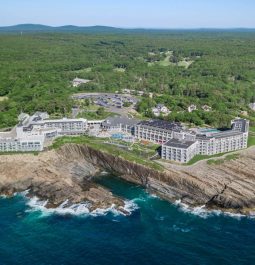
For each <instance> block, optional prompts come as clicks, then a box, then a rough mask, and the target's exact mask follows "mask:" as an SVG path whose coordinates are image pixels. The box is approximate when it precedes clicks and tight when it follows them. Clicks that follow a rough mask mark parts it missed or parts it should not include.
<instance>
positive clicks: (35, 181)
mask: <svg viewBox="0 0 255 265" xmlns="http://www.w3.org/2000/svg"><path fill="white" fill-rule="evenodd" d="M254 161H255V148H250V149H248V150H245V151H242V152H241V153H240V157H239V158H238V159H235V160H232V161H225V162H224V163H222V164H220V165H208V164H207V163H206V162H204V161H202V162H201V163H198V164H196V165H194V166H177V165H172V166H170V167H168V169H167V170H165V171H164V172H158V171H156V170H153V169H150V168H147V167H144V166H142V165H139V164H136V163H132V162H129V161H126V160H124V159H122V158H120V157H116V156H114V155H111V154H108V153H104V152H101V151H98V150H94V149H92V148H90V147H88V146H86V145H78V144H66V145H64V146H62V147H61V148H60V149H58V150H51V151H47V152H43V153H40V154H39V155H38V156H34V155H29V154H24V155H6V156H5V155H4V156H0V192H1V193H2V194H7V195H10V194H12V193H14V192H16V191H23V190H27V189H29V190H30V195H31V196H32V195H36V196H38V197H39V198H42V199H47V200H48V206H49V207H50V206H54V207H55V206H58V205H59V204H61V203H62V202H63V201H65V200H66V199H68V200H69V202H70V203H78V202H81V201H89V202H90V203H91V205H92V206H91V207H92V209H93V208H97V207H100V208H102V207H103V208H108V207H110V206H111V205H112V204H115V205H117V206H118V207H119V208H122V207H123V204H124V202H123V201H122V200H121V199H120V198H117V197H115V196H114V195H113V194H112V193H111V192H109V191H108V190H106V189H105V188H103V187H100V186H98V185H97V184H95V183H94V182H93V177H94V176H96V175H98V174H99V173H100V172H102V171H107V172H112V173H115V174H116V175H118V176H119V177H121V178H123V179H125V180H127V181H130V182H133V183H136V184H139V185H142V186H144V187H145V188H147V189H148V190H149V191H151V192H153V193H156V194H158V195H159V196H161V197H162V198H164V199H167V200H169V201H176V200H181V201H182V202H183V203H186V204H189V205H191V206H201V205H206V206H207V207H208V208H221V209H222V210H226V211H232V212H240V213H245V214H249V213H251V212H254V209H255V170H254V169H255V163H254Z"/></svg>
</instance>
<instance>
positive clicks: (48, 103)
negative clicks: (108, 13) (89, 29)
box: [0, 31, 255, 128]
mask: <svg viewBox="0 0 255 265" xmlns="http://www.w3.org/2000/svg"><path fill="white" fill-rule="evenodd" d="M75 77H79V78H85V79H89V80H91V82H89V83H87V84H84V85H82V86H80V87H78V88H74V87H72V85H71V81H72V80H73V79H74V78H75ZM121 89H133V90H142V91H144V92H145V95H144V96H143V97H142V99H141V102H140V103H139V104H138V106H137V109H138V112H140V113H141V115H143V116H145V117H153V114H152V113H151V108H152V107H154V106H155V105H156V104H158V103H163V104H165V105H166V106H167V107H168V108H169V109H170V110H171V113H170V114H169V115H168V116H166V117H161V118H164V119H168V120H175V121H182V122H189V123H192V124H196V125H203V124H208V125H213V126H217V127H224V126H226V125H228V124H229V122H230V120H231V119H232V118H233V117H236V116H244V117H248V118H249V119H250V120H251V122H252V123H253V124H255V112H254V111H252V110H250V109H249V103H251V102H255V33H254V32H195V31H193V32H178V31H175V32H156V31H155V32H139V33H126V34H124V33H123V32H122V33H114V34H104V33H95V34H82V33H71V32H70V33H57V32H52V33H27V34H0V128H7V127H11V126H13V125H15V124H16V123H17V115H18V114H19V113H20V112H27V113H33V112H34V111H37V110H38V111H47V112H48V113H49V114H51V115H62V116H68V115H70V112H71V108H72V106H73V105H74V102H73V100H72V99H71V95H72V94H73V93H77V92H83V91H84V92H85V91H92V92H97V91H100V92H101V91H107V92H109V91H113V92H114V91H121ZM149 92H153V93H154V97H153V98H152V99H151V98H149V97H148V96H147V94H148V93H149ZM190 104H196V105H197V106H198V110H196V111H194V112H192V113H188V112H187V107H188V106H189V105H190ZM203 105H208V106H210V107H211V111H210V112H205V111H203V110H201V106H203Z"/></svg>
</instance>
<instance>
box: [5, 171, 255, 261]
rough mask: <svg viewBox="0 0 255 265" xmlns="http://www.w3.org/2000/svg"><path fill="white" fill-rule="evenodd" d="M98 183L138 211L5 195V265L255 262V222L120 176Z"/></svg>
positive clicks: (129, 207) (107, 178)
mask: <svg viewBox="0 0 255 265" xmlns="http://www.w3.org/2000/svg"><path fill="white" fill-rule="evenodd" d="M98 183H100V184H102V185H103V186H105V187H108V188H109V189H110V190H112V192H113V193H114V194H116V195H119V196H121V197H123V198H125V200H126V209H128V210H129V211H130V213H131V214H130V215H129V216H123V215H122V214H120V213H118V212H117V211H116V210H114V209H108V211H102V210H97V211H95V212H94V213H89V212H88V211H87V208H86V204H81V205H76V206H73V207H71V208H69V209H65V208H64V207H62V208H61V207H59V209H57V210H55V211H53V210H46V209H45V208H44V204H43V202H39V201H37V200H36V199H27V198H26V197H25V196H24V194H17V195H16V196H14V197H12V198H1V199H0V216H1V217H0V264H1V265H9V264H15V265H16V264H21V265H23V264H24V265H25V264H26V265H27V264H33V265H46V264H47V265H50V264H52V265H67V264H70V265H71V264H77V265H79V264H86V265H115V264H116V265H122V264H123V265H124V264H126V265H131V264H132V265H133V264H134V265H135V264H137V265H138V264H139V265H143V264H153V265H157V264H159V265H164V264H167V265H170V264H179V265H181V264H185V265H187V264H194V265H195V264H196V265H197V264H199V265H200V264H206V265H207V264H208V265H209V264H213V265H214V264H217V265H220V264H224V265H227V264H231V265H233V264H238V265H241V264H255V219H252V218H248V217H243V216H238V215H230V214H222V213H221V212H219V211H214V212H208V211H206V210H205V209H203V208H202V207H200V208H196V209H190V208H188V207H186V206H185V205H182V204H181V203H179V202H177V203H175V204H171V203H169V202H166V201H164V200H161V199H160V198H158V197H156V196H153V195H149V194H148V193H147V192H146V191H145V190H144V189H142V188H141V187H139V186H135V185H133V184H130V183H127V182H125V181H123V180H121V179H119V178H117V177H114V176H104V177H103V178H100V179H98Z"/></svg>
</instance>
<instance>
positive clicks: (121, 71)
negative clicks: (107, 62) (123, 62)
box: [113, 68, 126, 73]
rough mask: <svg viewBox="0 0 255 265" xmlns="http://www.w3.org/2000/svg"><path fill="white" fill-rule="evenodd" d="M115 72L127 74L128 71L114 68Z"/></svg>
mask: <svg viewBox="0 0 255 265" xmlns="http://www.w3.org/2000/svg"><path fill="white" fill-rule="evenodd" d="M113 71H114V72H118V73H125V72H126V69H125V68H114V69H113Z"/></svg>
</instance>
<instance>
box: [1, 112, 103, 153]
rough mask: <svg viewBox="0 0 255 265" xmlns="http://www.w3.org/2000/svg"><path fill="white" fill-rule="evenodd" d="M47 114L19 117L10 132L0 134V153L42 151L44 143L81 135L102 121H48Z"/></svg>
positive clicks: (99, 124)
mask: <svg viewBox="0 0 255 265" xmlns="http://www.w3.org/2000/svg"><path fill="white" fill-rule="evenodd" d="M48 118H49V116H48V114H47V113H43V112H36V113H35V114H34V115H33V116H29V115H27V114H21V115H19V121H20V123H19V124H18V125H17V126H15V127H14V128H13V129H12V131H10V132H0V152H29V151H42V150H43V148H44V145H45V143H46V142H47V141H48V140H50V139H53V138H56V137H58V136H61V135H82V134H85V133H86V131H87V130H88V129H89V128H91V127H94V126H101V124H102V122H103V121H87V120H86V119H67V118H63V119H58V120H49V119H48Z"/></svg>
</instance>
